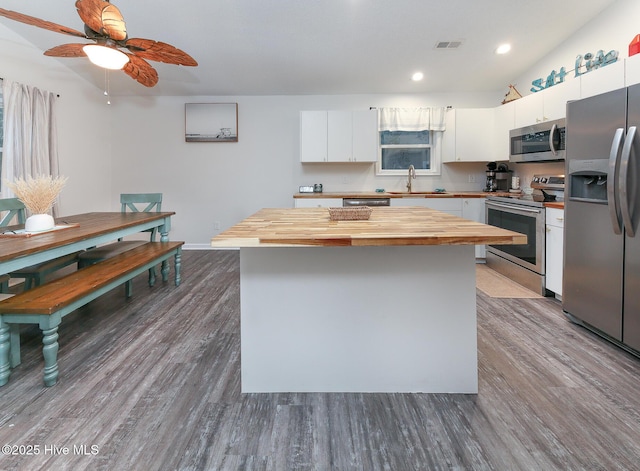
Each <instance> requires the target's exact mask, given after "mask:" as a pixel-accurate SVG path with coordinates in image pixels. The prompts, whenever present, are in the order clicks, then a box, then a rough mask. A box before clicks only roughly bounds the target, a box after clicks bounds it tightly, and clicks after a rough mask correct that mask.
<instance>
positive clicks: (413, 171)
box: [407, 164, 416, 193]
mask: <svg viewBox="0 0 640 471" xmlns="http://www.w3.org/2000/svg"><path fill="white" fill-rule="evenodd" d="M412 178H416V169H415V167H414V166H413V164H412V165H409V178H408V179H407V191H408V192H409V193H411V179H412Z"/></svg>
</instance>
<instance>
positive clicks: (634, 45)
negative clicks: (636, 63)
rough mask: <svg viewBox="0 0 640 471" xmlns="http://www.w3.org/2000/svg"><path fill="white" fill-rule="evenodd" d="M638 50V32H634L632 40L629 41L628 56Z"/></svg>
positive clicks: (639, 44) (639, 47)
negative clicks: (634, 35)
mask: <svg viewBox="0 0 640 471" xmlns="http://www.w3.org/2000/svg"><path fill="white" fill-rule="evenodd" d="M639 52H640V34H636V37H635V38H633V41H631V42H630V43H629V57H631V56H633V55H635V54H637V53H639Z"/></svg>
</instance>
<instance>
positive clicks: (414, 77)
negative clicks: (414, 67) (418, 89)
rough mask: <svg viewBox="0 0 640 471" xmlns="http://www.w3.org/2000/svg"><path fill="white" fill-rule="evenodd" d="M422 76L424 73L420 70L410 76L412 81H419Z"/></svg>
mask: <svg viewBox="0 0 640 471" xmlns="http://www.w3.org/2000/svg"><path fill="white" fill-rule="evenodd" d="M423 78H424V74H423V73H422V72H416V73H415V74H413V75H412V76H411V80H413V81H414V82H419V81H420V80H422V79H423Z"/></svg>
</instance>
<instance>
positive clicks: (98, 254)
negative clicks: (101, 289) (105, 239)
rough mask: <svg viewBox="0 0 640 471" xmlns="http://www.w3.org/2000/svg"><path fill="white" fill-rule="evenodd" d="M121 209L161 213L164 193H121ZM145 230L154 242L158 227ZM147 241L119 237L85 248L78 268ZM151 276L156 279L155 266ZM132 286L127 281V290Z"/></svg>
mask: <svg viewBox="0 0 640 471" xmlns="http://www.w3.org/2000/svg"><path fill="white" fill-rule="evenodd" d="M120 211H121V212H123V213H126V212H127V211H130V212H134V213H138V212H147V213H148V212H152V211H155V212H157V213H159V212H161V211H162V193H122V194H121V195H120ZM144 232H150V233H151V235H150V237H149V240H150V241H151V242H154V241H155V239H156V234H157V232H158V228H156V227H154V228H153V229H148V230H146V231H144ZM145 243H146V241H144V240H122V239H119V240H118V241H117V242H113V243H111V244H107V245H102V246H99V247H95V248H92V249H89V250H85V251H84V252H82V253H81V254H80V255H79V256H78V268H83V267H86V266H88V265H92V264H94V263H97V262H100V261H102V260H105V259H107V258H111V257H114V256H116V255H118V254H121V253H123V252H126V251H127V250H131V249H133V248H135V247H138V246H140V245H142V244H145ZM149 278H152V279H155V268H150V269H149ZM131 287H132V282H131V281H127V292H131Z"/></svg>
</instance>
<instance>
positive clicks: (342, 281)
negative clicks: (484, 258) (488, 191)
mask: <svg viewBox="0 0 640 471" xmlns="http://www.w3.org/2000/svg"><path fill="white" fill-rule="evenodd" d="M240 258H241V267H240V279H241V283H240V289H241V345H242V347H241V348H242V357H241V362H242V367H241V374H242V392H244V393H256V392H388V393H391V392H425V393H477V392H478V367H477V363H478V361H477V329H476V288H475V286H476V284H475V255H474V246H473V245H429V246H425V245H421V246H382V247H273V248H271V247H264V246H261V247H256V248H241V249H240Z"/></svg>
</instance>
